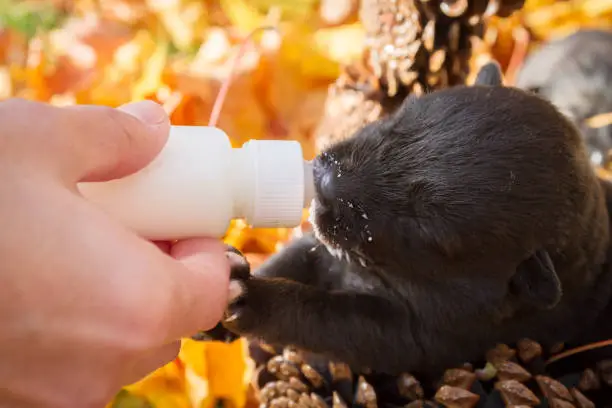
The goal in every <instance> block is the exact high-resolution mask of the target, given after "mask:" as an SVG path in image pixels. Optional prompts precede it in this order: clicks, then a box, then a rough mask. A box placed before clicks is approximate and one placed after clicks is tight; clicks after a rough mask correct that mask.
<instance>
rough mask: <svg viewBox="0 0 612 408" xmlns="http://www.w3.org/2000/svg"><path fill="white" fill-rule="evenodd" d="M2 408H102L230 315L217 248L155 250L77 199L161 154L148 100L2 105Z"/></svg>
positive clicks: (163, 130)
mask: <svg viewBox="0 0 612 408" xmlns="http://www.w3.org/2000/svg"><path fill="white" fill-rule="evenodd" d="M0 125H1V126H0V259H1V262H0V407H1V408H4V407H11V408H21V407H29V408H64V407H66V408H74V407H80V408H89V407H92V408H93V407H104V406H105V404H107V403H108V402H109V401H110V400H111V399H112V398H113V396H114V394H115V393H116V392H117V391H119V389H120V388H121V387H122V386H124V385H127V384H131V383H133V382H135V381H137V380H139V379H141V378H143V377H144V376H146V375H147V374H148V373H150V372H152V371H154V370H155V369H156V368H158V367H161V366H163V365H164V364H166V363H168V362H170V361H172V360H173V359H174V358H175V357H176V356H177V353H178V351H179V344H180V343H179V339H180V338H182V337H188V336H190V335H193V334H194V333H196V332H198V331H199V330H207V329H210V328H212V327H214V326H215V325H216V324H217V322H218V321H219V320H220V319H221V318H222V315H223V311H224V309H225V307H226V305H227V298H228V283H229V263H228V260H227V257H226V255H225V247H224V246H223V245H222V243H221V242H220V241H219V240H213V239H190V240H185V241H181V242H177V243H169V242H161V243H159V242H158V243H151V242H149V241H147V240H145V239H143V238H141V237H139V236H138V235H136V234H135V233H134V232H132V231H130V230H128V229H127V228H125V227H124V226H122V225H120V224H119V223H118V222H116V221H114V220H113V219H111V218H110V217H109V216H107V215H106V214H105V213H104V212H102V211H101V210H100V209H98V208H96V207H94V206H93V205H91V204H90V203H89V202H87V201H86V200H85V199H84V198H82V197H81V196H80V195H79V194H78V191H77V189H76V185H77V183H78V182H79V181H98V180H107V179H112V178H117V177H122V176H125V175H128V174H130V173H133V172H134V171H137V170H138V169H140V168H142V167H143V166H145V165H146V164H147V163H149V162H150V161H151V160H152V159H153V158H154V157H155V156H156V155H157V153H158V152H159V151H160V150H161V148H162V147H163V145H164V143H165V141H166V139H167V136H168V131H169V126H170V125H169V121H168V117H167V116H166V114H165V113H164V111H163V109H162V108H161V107H160V106H159V105H157V104H154V103H152V102H140V103H135V104H130V105H126V106H123V107H120V108H118V109H113V108H108V107H100V106H77V107H66V108H59V107H52V106H50V105H46V104H43V103H36V102H28V101H23V100H17V99H13V100H7V101H4V102H0Z"/></svg>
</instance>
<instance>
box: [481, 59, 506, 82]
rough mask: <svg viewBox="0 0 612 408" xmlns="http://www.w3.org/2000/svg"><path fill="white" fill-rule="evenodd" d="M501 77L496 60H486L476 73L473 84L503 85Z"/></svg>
mask: <svg viewBox="0 0 612 408" xmlns="http://www.w3.org/2000/svg"><path fill="white" fill-rule="evenodd" d="M502 77H503V75H502V71H501V67H500V66H499V64H498V63H497V61H491V62H487V63H486V64H485V65H483V66H482V67H481V68H480V71H478V74H476V79H475V80H474V85H481V86H503V80H502Z"/></svg>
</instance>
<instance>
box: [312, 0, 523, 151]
mask: <svg viewBox="0 0 612 408" xmlns="http://www.w3.org/2000/svg"><path fill="white" fill-rule="evenodd" d="M523 3H524V1H502V0H490V1H489V0H478V1H476V0H455V1H450V0H447V1H439V0H438V1H435V0H362V1H361V7H360V10H359V16H360V20H361V22H362V24H363V27H364V29H365V31H366V39H365V44H364V45H365V50H364V54H363V60H362V61H359V62H357V63H355V64H353V65H352V66H350V67H348V68H347V69H346V70H345V72H344V73H343V74H342V75H341V76H340V78H338V81H336V83H335V84H333V85H332V86H331V87H330V90H329V96H328V100H327V103H326V106H325V110H324V116H323V119H322V121H321V123H320V124H319V126H318V128H317V130H316V131H315V140H316V145H317V146H316V147H317V149H318V150H321V149H322V148H324V146H325V145H327V144H328V143H330V142H333V141H336V140H341V139H344V138H345V137H348V136H349V135H351V134H352V133H354V132H355V131H356V130H358V129H359V128H361V127H362V126H364V125H365V124H367V123H369V122H371V121H374V120H376V119H378V118H380V117H382V116H385V115H387V114H389V113H391V112H393V111H394V110H395V109H396V108H397V107H398V106H399V104H400V103H401V102H402V101H403V100H404V98H405V97H406V96H407V95H409V94H415V95H417V96H418V95H421V94H422V93H424V92H430V91H433V90H437V89H442V88H446V87H449V86H454V85H460V84H464V83H465V81H466V78H467V75H468V73H469V61H470V58H471V56H472V42H473V41H475V40H477V39H482V37H483V35H484V25H485V22H486V20H487V18H489V17H491V16H493V15H498V16H509V15H510V14H512V12H514V11H516V10H518V9H520V8H521V7H522V6H523Z"/></svg>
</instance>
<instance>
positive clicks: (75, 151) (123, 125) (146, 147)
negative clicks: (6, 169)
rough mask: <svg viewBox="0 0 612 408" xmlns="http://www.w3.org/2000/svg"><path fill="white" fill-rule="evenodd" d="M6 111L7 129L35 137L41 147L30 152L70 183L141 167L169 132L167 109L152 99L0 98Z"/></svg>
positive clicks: (19, 135)
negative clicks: (65, 101) (63, 103)
mask: <svg viewBox="0 0 612 408" xmlns="http://www.w3.org/2000/svg"><path fill="white" fill-rule="evenodd" d="M5 117H6V121H5V122H6V123H7V124H8V126H7V129H4V132H5V133H7V134H12V135H14V136H16V137H15V138H12V139H14V140H18V141H22V140H23V141H26V142H28V143H32V142H33V143H35V144H36V145H37V147H38V148H37V149H31V148H30V149H27V151H28V152H29V153H28V154H30V155H32V154H34V155H37V160H36V162H37V163H44V164H46V165H48V166H50V167H51V169H52V171H53V172H55V173H57V172H59V174H60V176H61V177H62V178H63V179H64V180H65V181H68V182H70V183H74V182H79V181H105V180H110V179H113V178H119V177H124V176H127V175H129V174H131V173H133V172H136V171H138V170H140V169H141V168H142V167H144V166H146V165H147V164H148V163H149V162H150V161H151V160H153V159H154V158H155V157H156V156H157V155H158V154H159V152H160V151H161V149H162V148H163V146H164V145H165V143H166V140H167V139H168V134H169V132H170V121H169V119H168V116H167V115H166V112H165V111H164V110H163V108H162V107H161V106H160V105H158V104H156V103H155V102H152V101H142V102H136V103H131V104H128V105H124V106H121V107H119V108H110V107H107V106H96V105H76V106H68V107H57V106H53V105H50V104H46V103H41V102H34V101H27V100H22V99H11V100H7V101H4V102H1V103H0V118H5ZM25 136H27V137H25ZM28 146H30V144H28Z"/></svg>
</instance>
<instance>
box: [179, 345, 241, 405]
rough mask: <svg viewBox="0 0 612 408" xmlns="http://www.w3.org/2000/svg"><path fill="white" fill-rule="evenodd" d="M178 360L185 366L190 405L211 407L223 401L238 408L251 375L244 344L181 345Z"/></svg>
mask: <svg viewBox="0 0 612 408" xmlns="http://www.w3.org/2000/svg"><path fill="white" fill-rule="evenodd" d="M179 358H180V359H181V361H183V363H184V365H185V369H186V372H187V373H188V375H187V376H186V379H187V383H188V384H189V387H190V388H193V389H191V390H190V394H191V395H192V403H194V404H196V405H198V406H201V407H206V408H208V407H213V406H214V405H215V402H216V401H217V400H218V399H224V400H225V401H227V402H228V403H229V404H231V407H233V408H242V407H243V406H244V404H245V402H246V392H247V388H248V383H249V380H250V375H251V372H252V367H251V361H250V360H249V359H248V350H247V344H246V341H244V340H242V339H239V340H236V341H234V342H232V343H230V344H226V343H223V342H216V341H215V342H196V341H193V340H191V339H185V340H184V341H183V344H182V347H181V352H180V354H179Z"/></svg>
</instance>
